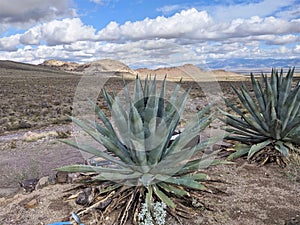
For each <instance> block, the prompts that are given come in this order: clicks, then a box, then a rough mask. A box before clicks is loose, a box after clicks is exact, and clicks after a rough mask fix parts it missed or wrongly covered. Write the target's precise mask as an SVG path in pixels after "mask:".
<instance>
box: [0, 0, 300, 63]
mask: <svg viewBox="0 0 300 225" xmlns="http://www.w3.org/2000/svg"><path fill="white" fill-rule="evenodd" d="M0 5H1V7H0V60H13V61H18V62H25V63H33V64H39V63H42V62H43V61H45V60H49V59H56V60H63V61H69V62H78V63H86V62H91V61H95V60H99V59H104V58H109V59H114V60H119V61H121V62H123V63H125V64H127V65H129V66H130V67H131V68H138V67H150V68H157V67H162V66H163V67H165V66H178V65H183V64H187V63H191V64H195V65H199V66H201V67H203V68H204V69H210V68H223V69H233V68H247V67H250V66H251V67H253V66H255V65H259V67H264V68H267V67H273V66H278V65H279V66H296V67H299V66H300V65H299V64H300V0H284V1H282V0H246V1H242V0H212V1H206V0H197V1H196V0H194V1H193V0H189V1H179V0H172V1H171V0H149V1H145V0H9V1H8V0H0ZM282 64H284V65H282ZM295 64H296V65H295Z"/></svg>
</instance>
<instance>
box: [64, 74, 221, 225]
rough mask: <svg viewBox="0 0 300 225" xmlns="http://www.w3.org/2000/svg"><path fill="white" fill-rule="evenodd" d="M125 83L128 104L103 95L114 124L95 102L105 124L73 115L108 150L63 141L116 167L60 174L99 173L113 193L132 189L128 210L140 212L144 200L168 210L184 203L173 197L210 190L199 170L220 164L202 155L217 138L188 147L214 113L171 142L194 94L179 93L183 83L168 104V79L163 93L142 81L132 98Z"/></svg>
mask: <svg viewBox="0 0 300 225" xmlns="http://www.w3.org/2000/svg"><path fill="white" fill-rule="evenodd" d="M123 82H124V86H123V87H124V88H123V91H124V97H125V103H124V104H123V102H122V101H121V100H120V98H119V97H118V96H117V95H114V96H112V95H110V94H109V93H108V92H107V91H106V90H103V92H102V93H103V95H104V97H105V100H106V102H107V104H108V107H109V110H110V113H111V117H112V119H111V120H110V119H109V118H108V117H107V116H105V114H104V113H103V111H102V110H101V109H100V108H99V107H98V106H97V105H96V104H95V103H93V102H91V104H92V106H93V108H94V110H95V113H96V114H97V116H98V118H99V119H100V120H101V121H102V123H97V122H95V121H93V122H91V121H82V120H79V119H77V118H74V117H72V120H73V121H74V122H75V123H76V124H77V125H78V126H79V127H81V129H83V130H84V131H85V132H86V133H87V134H89V135H90V136H91V137H92V138H93V139H94V140H96V141H97V142H98V143H100V144H101V145H103V146H104V147H105V148H106V150H105V151H101V150H99V149H97V148H96V147H93V146H91V145H88V144H85V143H78V142H76V141H72V140H64V141H63V142H65V143H66V144H68V145H71V146H74V147H75V148H77V149H80V150H82V151H85V152H88V153H91V154H93V155H95V156H98V157H101V158H104V159H105V160H107V161H109V162H110V164H111V166H109V167H105V166H90V165H70V166H66V167H62V168H59V170H60V171H68V172H96V173H97V175H96V176H94V177H93V180H94V181H99V182H102V181H105V182H106V181H109V183H108V184H109V185H108V186H107V190H109V192H111V191H112V190H117V189H119V188H120V187H123V190H132V193H131V194H132V195H131V196H132V199H131V200H130V201H128V202H127V203H126V204H125V205H126V207H125V208H130V207H134V208H136V209H137V208H138V206H137V205H138V204H134V199H136V196H139V197H140V198H142V199H143V200H144V201H145V203H146V205H148V206H149V208H150V206H151V202H153V201H154V199H156V200H160V201H162V202H164V203H165V204H166V205H167V206H168V208H169V209H175V207H176V205H177V206H178V204H179V205H182V204H181V203H179V202H177V203H176V204H175V202H174V201H175V200H174V196H177V197H178V196H179V197H180V198H185V197H190V196H191V193H192V192H193V191H197V190H205V189H206V187H205V186H204V185H203V183H202V181H205V180H206V179H207V176H206V174H204V173H199V170H200V169H204V168H206V167H208V166H209V165H213V164H218V163H221V161H218V160H214V159H211V158H210V157H201V156H199V154H198V153H199V152H200V151H202V150H203V149H205V148H207V147H208V146H211V144H212V143H213V142H215V141H216V140H213V139H207V140H206V141H203V142H200V143H198V144H196V145H194V146H189V145H188V144H189V143H190V142H191V141H192V140H193V139H194V138H195V137H197V136H198V135H199V133H200V131H201V130H203V129H205V128H206V127H207V126H208V125H209V124H210V122H211V120H212V115H209V112H210V106H207V107H205V108H204V109H202V110H201V111H200V112H198V113H197V114H196V116H195V117H194V118H193V119H192V120H191V121H190V122H189V123H188V124H187V126H186V127H185V129H184V130H183V131H182V132H181V133H180V134H179V135H178V136H177V137H176V138H175V139H174V140H172V139H173V138H172V136H173V133H174V131H175V129H176V128H177V126H178V123H179V121H180V117H181V115H182V113H183V111H184V107H185V104H186V102H187V99H188V95H189V91H183V92H182V91H180V89H181V82H180V83H179V84H177V85H176V87H175V88H174V91H173V92H172V94H171V96H170V98H169V99H168V100H166V98H165V92H166V90H165V89H166V78H165V79H164V80H163V82H162V84H161V88H160V90H159V88H158V87H157V81H156V79H155V78H154V79H153V80H151V79H148V78H146V79H145V82H144V85H142V81H141V80H140V79H139V78H138V77H137V78H136V80H135V86H134V90H133V95H132V96H131V95H130V94H129V90H128V87H127V85H126V83H125V81H123ZM112 121H114V122H112ZM124 187H126V188H125V189H124ZM101 192H102V193H103V192H105V190H102V191H101ZM133 196H134V197H133ZM121 217H122V218H121V219H120V220H119V222H120V221H121V222H122V221H123V222H124V221H126V220H127V217H128V215H127V216H125V217H126V218H123V216H121ZM121 222H120V224H122V223H121Z"/></svg>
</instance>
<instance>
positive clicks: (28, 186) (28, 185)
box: [20, 178, 38, 192]
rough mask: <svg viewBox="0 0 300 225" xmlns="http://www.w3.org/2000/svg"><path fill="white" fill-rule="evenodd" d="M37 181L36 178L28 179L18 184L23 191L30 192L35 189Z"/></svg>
mask: <svg viewBox="0 0 300 225" xmlns="http://www.w3.org/2000/svg"><path fill="white" fill-rule="evenodd" d="M37 183H38V179H37V178H34V179H28V180H23V181H22V182H20V186H21V187H22V188H23V189H24V190H25V192H32V191H34V189H35V186H36V184H37Z"/></svg>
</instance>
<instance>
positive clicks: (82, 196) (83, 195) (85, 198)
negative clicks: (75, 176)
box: [75, 188, 92, 205]
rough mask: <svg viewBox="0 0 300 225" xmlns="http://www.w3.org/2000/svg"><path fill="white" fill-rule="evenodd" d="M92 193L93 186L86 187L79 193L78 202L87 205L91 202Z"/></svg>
mask: <svg viewBox="0 0 300 225" xmlns="http://www.w3.org/2000/svg"><path fill="white" fill-rule="evenodd" d="M91 193H92V189H91V188H85V189H84V190H83V191H82V192H80V193H79V195H78V197H77V198H76V201H75V202H76V204H78V205H87V204H88V203H89V196H90V195H91Z"/></svg>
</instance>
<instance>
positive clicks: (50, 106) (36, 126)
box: [0, 69, 300, 225]
mask: <svg viewBox="0 0 300 225" xmlns="http://www.w3.org/2000/svg"><path fill="white" fill-rule="evenodd" d="M0 77H1V79H0V86H1V89H0V97H1V106H2V107H1V111H0V225H29V224H30V225H32V224H49V223H51V222H58V221H66V220H68V219H69V217H70V215H71V212H73V211H77V210H78V209H79V208H80V207H79V206H78V205H76V204H75V201H74V199H72V200H66V198H65V197H64V196H66V195H67V193H76V192H78V191H77V190H72V191H67V190H69V189H72V188H75V187H76V186H77V185H78V184H76V183H74V182H73V183H70V182H72V181H73V180H74V179H73V178H74V177H70V179H67V180H65V181H63V182H61V181H59V180H58V178H57V176H56V172H55V171H54V170H53V169H55V168H57V167H60V166H63V165H69V164H73V163H84V160H85V159H84V157H83V156H82V154H81V153H80V152H79V151H77V150H75V149H73V148H71V147H69V146H66V145H65V144H63V143H61V142H59V139H60V138H73V137H74V136H76V130H74V127H73V126H72V124H70V121H69V119H68V117H67V116H66V115H71V114H72V113H73V112H72V104H73V102H72V101H73V98H74V93H75V90H76V87H77V85H78V83H79V81H80V76H79V75H78V74H66V73H53V72H49V71H48V72H41V71H30V70H23V71H20V70H13V69H6V70H1V71H0ZM128 82H130V81H128ZM231 84H232V82H231V83H229V82H219V83H211V82H207V83H201V84H199V83H191V82H184V83H183V89H186V88H188V87H190V86H191V87H192V91H191V93H190V97H191V100H190V101H189V102H188V104H187V107H186V111H185V113H184V118H183V121H182V123H181V124H180V126H183V127H184V124H185V122H186V121H187V120H188V119H189V118H190V117H192V116H193V115H194V114H195V112H197V111H198V110H199V109H200V108H202V107H203V106H204V105H206V104H207V102H208V101H211V99H212V98H214V97H211V96H210V97H208V96H207V92H208V90H209V89H211V90H212V92H213V93H214V92H215V93H214V94H215V95H214V96H216V95H223V96H227V97H229V98H231V99H232V100H234V101H236V99H235V98H234V96H233V93H232V91H231V90H230V85H231ZM240 84H241V83H240V82H234V85H237V86H239V85H240ZM218 85H219V87H220V90H221V91H220V92H218V91H216V90H217V89H218ZM105 86H106V87H107V88H108V89H109V91H110V92H112V91H118V90H120V89H121V87H122V82H121V80H120V79H118V78H114V79H110V80H109V81H108V82H107V83H106V84H105ZM216 99H217V98H216ZM98 104H99V105H100V107H102V108H104V109H105V108H106V105H105V103H104V102H103V98H102V97H101V96H100V95H99V97H98ZM220 126H221V123H220V122H215V123H213V124H212V126H211V127H210V128H211V130H212V131H213V133H214V132H220V131H219V129H218V128H219V127H220ZM205 135H212V133H210V131H208V132H207V133H205V134H203V137H205ZM228 146H230V145H227V147H228ZM215 149H219V150H221V149H222V151H221V152H220V155H219V157H225V156H224V155H226V154H227V153H228V152H227V151H230V148H225V147H224V146H222V145H221V144H220V145H217V146H215ZM299 168H300V163H299V164H295V166H290V167H287V168H285V169H282V168H279V167H278V166H276V165H274V164H269V165H267V166H264V167H259V166H258V165H256V164H249V163H248V162H246V160H245V159H239V160H237V161H236V163H235V164H233V165H226V166H225V165H220V166H217V167H210V168H209V169H208V170H207V171H205V172H207V173H208V174H209V176H210V177H211V178H212V179H215V180H219V181H220V182H214V183H212V184H211V186H212V187H215V188H216V189H212V190H213V192H212V193H208V192H204V193H203V201H204V202H205V205H206V206H207V207H208V209H205V210H203V209H202V210H200V209H199V210H198V212H197V215H196V216H195V217H194V218H192V219H191V220H189V221H183V222H182V223H183V224H195V225H199V224H209V225H219V224H228V225H235V224H237V225H239V224H243V225H244V224H247V225H248V224H250V225H252V224H256V225H263V224H266V225H273V224H275V225H276V224H278V225H292V224H294V225H295V224H300V177H299V174H300V169H299ZM28 179H36V182H38V180H40V181H39V182H38V183H39V185H40V186H39V187H38V188H34V189H35V190H34V191H33V192H28V193H25V192H24V188H23V187H21V186H20V183H21V184H23V186H24V181H25V180H28ZM45 180H46V181H47V182H45ZM43 182H44V183H43ZM65 191H67V192H65ZM97 215H98V216H99V215H101V214H97ZM97 215H95V218H96V217H97ZM113 216H114V215H111V218H101V217H98V218H97V219H98V221H99V222H98V224H108V221H110V220H111V219H112V218H113ZM95 218H92V219H91V218H85V217H83V218H82V221H83V222H84V223H85V224H96V223H95V220H96V219H95ZM168 224H178V223H177V222H176V221H174V220H172V219H171V218H168Z"/></svg>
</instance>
